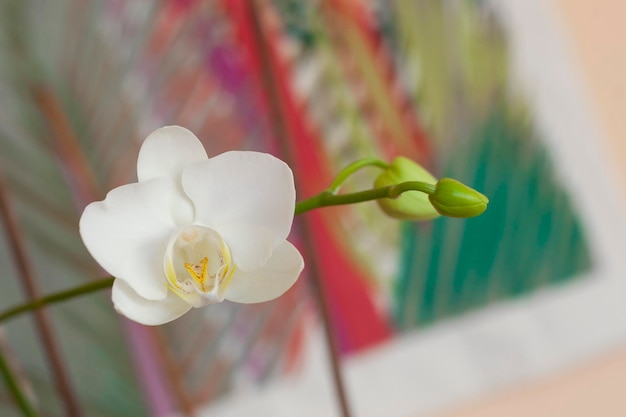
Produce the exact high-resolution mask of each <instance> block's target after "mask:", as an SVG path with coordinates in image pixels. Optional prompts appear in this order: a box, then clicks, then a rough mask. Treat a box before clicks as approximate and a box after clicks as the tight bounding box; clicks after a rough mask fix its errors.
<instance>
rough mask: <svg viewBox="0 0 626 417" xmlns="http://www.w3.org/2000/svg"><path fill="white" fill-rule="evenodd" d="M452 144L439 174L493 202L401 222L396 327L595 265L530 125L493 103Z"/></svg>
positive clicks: (456, 311)
mask: <svg viewBox="0 0 626 417" xmlns="http://www.w3.org/2000/svg"><path fill="white" fill-rule="evenodd" d="M455 149H456V150H455V152H452V153H450V154H449V155H450V158H449V160H448V161H447V162H446V163H445V169H444V173H443V174H444V175H443V176H450V177H454V178H458V179H459V180H461V181H463V182H465V183H466V184H468V185H471V186H472V187H474V188H476V189H477V190H479V191H481V192H483V193H484V194H486V195H487V196H488V197H489V199H490V204H489V208H488V209H487V211H486V212H485V213H484V214H483V215H481V216H479V217H476V218H473V219H467V220H462V219H448V218H441V219H437V220H435V221H433V222H429V223H405V224H404V225H403V227H402V252H401V267H400V274H399V277H398V281H397V287H396V298H397V300H396V301H397V302H396V303H395V306H396V311H395V318H396V323H397V325H398V326H399V327H400V328H410V327H413V326H419V325H424V324H427V323H432V322H434V321H436V320H438V319H440V318H444V317H448V316H451V315H455V314H459V313H462V312H465V311H468V310H470V309H474V308H478V307H481V306H484V305H486V304H488V303H490V302H493V301H498V300H503V299H507V298H511V297H517V296H521V295H524V294H528V293H530V292H533V291H537V290H539V289H540V288H542V287H545V286H548V285H552V284H555V283H560V282H565V281H569V280H572V279H575V278H576V277H577V276H580V275H581V273H582V272H584V271H586V270H588V269H589V268H590V267H591V258H590V254H589V248H588V244H587V241H586V239H585V234H584V231H583V227H582V225H581V222H580V219H579V217H578V216H577V214H576V211H575V208H574V207H573V205H572V201H571V200H570V198H569V197H568V192H567V191H566V189H565V188H564V187H563V186H562V185H561V184H560V183H559V181H558V180H557V178H556V177H555V174H554V167H553V161H552V160H551V159H550V157H549V155H548V153H547V151H546V150H545V149H544V147H543V146H541V142H540V140H539V139H538V138H536V137H533V133H532V130H531V129H530V128H529V127H528V125H526V124H525V123H524V122H521V121H519V120H517V119H515V118H513V117H512V116H510V115H508V114H507V113H506V112H505V111H504V110H497V111H494V112H493V113H492V114H491V115H490V116H489V117H488V119H487V120H486V121H485V123H484V124H483V125H482V126H480V127H479V128H478V129H476V131H475V133H474V135H473V136H472V137H471V140H469V141H468V144H467V145H460V146H458V147H457V148H455Z"/></svg>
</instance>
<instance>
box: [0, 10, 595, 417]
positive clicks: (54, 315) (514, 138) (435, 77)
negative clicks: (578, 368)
mask: <svg viewBox="0 0 626 417" xmlns="http://www.w3.org/2000/svg"><path fill="white" fill-rule="evenodd" d="M492 3H493V2H488V1H480V0H472V1H460V0H459V1H439V0H416V1H404V0H392V1H382V0H380V1H378V0H315V1H306V2H305V1H296V0H259V1H245V0H161V1H141V2H139V1H132V0H89V1H84V0H59V1H54V2H48V1H39V0H25V1H21V2H3V3H2V4H0V109H1V111H0V174H1V176H2V177H3V178H5V181H6V188H7V190H8V195H9V197H10V201H11V204H12V205H13V206H14V207H15V209H16V213H17V214H18V225H19V228H20V229H19V230H20V234H21V235H22V236H23V240H24V242H25V246H26V250H27V253H28V262H29V263H30V264H31V266H32V272H31V273H32V275H33V277H34V279H35V281H36V282H37V287H38V290H37V291H38V292H39V293H49V292H53V291H56V290H59V289H63V288H66V287H68V286H71V285H76V284H78V283H82V282H88V281H89V280H91V279H94V278H96V277H102V276H104V273H103V271H101V270H99V268H98V267H97V266H96V264H95V263H94V262H93V261H92V260H91V259H90V257H89V256H88V254H87V252H86V250H85V249H84V248H83V246H82V243H81V241H80V238H79V236H78V233H77V224H78V218H79V216H80V212H81V210H82V208H83V207H84V206H85V205H86V204H87V203H88V202H90V201H93V200H95V199H100V198H102V197H103V194H104V192H105V191H106V190H108V189H111V188H112V187H114V186H117V185H119V184H122V183H125V182H128V181H134V176H135V173H134V167H135V160H136V158H137V152H138V149H139V145H140V143H141V140H142V139H143V138H144V137H145V136H146V135H147V133H149V132H150V131H152V130H153V129H155V128H157V127H160V126H163V125H169V124H179V125H183V126H186V127H188V128H189V129H190V130H192V131H194V132H195V133H196V135H197V136H198V137H199V138H201V140H202V141H203V142H204V145H205V147H206V149H207V150H208V152H209V153H210V154H218V153H220V152H223V151H226V150H231V149H241V150H259V151H265V152H270V153H273V154H275V155H277V156H279V157H281V158H283V159H284V160H286V161H287V162H288V163H289V164H290V165H291V166H292V168H293V170H294V174H295V176H296V183H297V189H298V193H299V196H298V198H299V199H302V198H305V197H309V196H311V195H314V194H316V193H318V192H320V191H321V190H323V189H325V188H326V187H328V185H329V184H330V182H331V181H332V178H333V176H334V175H335V174H336V173H337V172H338V171H339V170H340V169H341V168H342V167H344V166H346V165H347V164H349V163H350V162H353V161H355V160H357V159H359V158H364V157H370V156H376V157H379V158H381V159H384V160H391V159H393V158H394V157H396V156H399V155H404V156H407V157H410V158H412V159H414V160H416V161H419V162H420V163H422V164H423V165H424V166H426V167H428V168H429V169H431V170H432V172H433V173H435V175H436V176H437V177H446V176H450V177H455V178H458V179H460V180H462V181H464V182H465V183H467V184H469V185H471V186H473V187H474V188H476V189H478V190H480V191H481V192H483V193H484V194H486V195H487V196H488V197H489V199H490V206H489V210H488V211H487V212H486V213H485V215H483V216H482V217H479V218H476V219H470V220H460V219H437V220H433V221H429V222H425V223H411V222H404V223H398V222H396V221H394V220H391V219H388V218H386V217H385V216H384V214H383V212H382V211H381V210H380V209H379V207H378V206H377V205H376V204H375V203H364V204H361V205H357V206H350V207H342V208H333V209H329V210H326V211H320V212H312V213H310V214H307V215H306V218H302V219H300V220H299V222H298V223H297V224H296V226H295V227H294V231H293V233H294V235H295V237H296V239H297V241H298V245H299V246H300V247H301V248H302V251H303V254H304V256H305V259H306V262H307V265H309V266H311V265H314V266H311V267H307V270H306V271H305V275H306V276H305V279H303V280H301V281H300V282H299V283H298V284H297V285H296V286H295V287H294V288H293V289H292V290H291V291H290V292H289V293H288V294H287V295H286V296H285V297H283V298H280V299H278V300H276V301H274V302H270V303H266V304H262V305H245V306H242V305H234V304H228V303H224V304H220V305H215V306H211V307H210V308H208V309H207V310H206V311H202V312H200V311H198V312H195V313H194V314H192V315H189V316H187V317H185V318H184V319H182V320H180V321H177V322H175V323H172V324H169V325H167V326H164V327H162V328H157V329H153V328H144V327H142V326H139V325H136V324H132V323H130V322H127V321H126V320H123V319H120V317H118V316H117V315H116V314H115V312H114V311H113V309H112V308H111V307H110V301H109V300H108V296H107V295H106V294H99V295H98V296H91V298H84V299H81V300H78V301H72V302H71V303H68V304H64V305H59V306H55V307H53V308H51V309H49V316H48V317H49V320H48V321H46V322H38V321H37V320H36V319H35V320H34V321H32V320H31V319H30V318H20V319H19V320H16V321H12V322H10V323H9V324H7V325H6V326H4V327H3V331H2V334H1V335H0V336H1V337H0V349H2V350H3V351H6V352H10V353H11V354H10V356H11V357H12V358H13V359H14V361H15V363H16V364H17V365H16V366H17V367H18V368H19V369H20V370H21V375H23V378H24V381H25V382H24V383H25V384H26V385H27V386H29V387H31V388H32V389H31V391H32V392H33V396H35V398H36V401H37V402H38V403H41V404H45V410H46V411H47V412H48V413H47V414H46V415H49V416H61V415H72V414H71V412H70V411H71V410H72V409H81V410H89V412H88V415H89V416H94V417H98V416H111V415H119V416H123V415H129V416H130V415H147V414H150V415H155V416H165V415H169V413H173V412H176V411H179V412H181V413H190V411H189V410H192V409H193V408H194V407H197V406H199V405H204V404H210V403H213V402H219V400H220V399H222V398H225V397H226V396H228V395H230V394H232V393H235V392H238V391H239V390H241V389H243V388H249V387H250V386H258V385H263V386H268V385H271V384H272V383H273V382H275V381H276V380H280V379H281V378H283V377H285V375H287V376H289V375H291V376H293V375H294V374H296V375H297V374H298V373H299V372H302V369H303V368H306V364H305V363H304V362H305V359H304V358H305V357H306V355H305V353H304V352H306V351H307V349H308V347H307V344H308V343H310V341H311V338H312V337H314V336H311V335H312V334H316V333H317V331H318V330H317V329H319V324H318V317H319V306H318V305H317V304H316V302H315V300H314V298H313V297H312V296H311V290H310V285H309V284H310V280H311V276H312V274H318V275H319V277H320V278H321V280H322V282H323V283H324V291H325V293H326V295H327V298H328V300H329V309H330V312H331V317H332V323H333V330H334V332H335V335H336V337H337V341H338V344H339V348H340V350H341V352H342V354H343V357H344V358H346V360H350V358H352V357H358V356H359V355H363V354H364V355H367V352H369V351H370V350H376V349H381V348H384V346H385V345H386V344H390V343H391V344H393V343H395V341H397V340H403V338H407V337H409V338H410V337H412V336H413V335H415V334H421V332H422V331H424V332H429V331H436V330H433V329H436V328H437V326H438V325H439V324H441V323H444V324H445V323H449V322H450V321H451V320H454V319H455V318H459V317H465V316H466V315H467V314H472V313H473V314H478V313H479V312H481V311H486V310H484V309H485V308H486V307H488V306H493V305H498V306H499V305H503V304H506V303H507V302H509V301H511V300H513V301H515V300H519V299H524V297H529V296H532V295H533V294H539V293H542V292H543V291H544V290H546V289H549V290H551V291H558V290H559V289H561V288H567V286H568V285H571V283H575V282H577V281H581V280H583V281H584V280H589V279H592V278H591V275H590V271H593V270H594V268H596V267H597V264H596V260H595V258H594V256H593V255H592V254H593V253H595V251H594V249H593V248H592V246H593V245H592V243H591V242H590V239H589V238H588V233H589V231H588V223H587V222H586V221H585V220H584V219H583V216H581V214H580V208H579V206H578V200H577V199H576V198H574V197H573V196H572V192H571V187H570V186H569V185H568V184H567V181H566V177H565V176H563V175H561V169H560V168H558V166H559V165H560V164H561V163H562V162H560V161H559V158H560V156H559V155H555V152H554V149H555V148H554V147H553V146H552V145H549V144H547V143H546V142H547V140H546V136H550V135H551V134H552V132H550V131H547V130H546V129H544V128H542V126H541V125H540V124H538V123H537V121H536V117H535V115H536V113H535V111H534V109H533V105H532V103H531V101H532V100H529V99H528V95H527V92H526V91H525V90H524V88H522V87H520V86H518V85H517V84H516V78H514V76H513V73H514V71H513V67H514V64H515V63H514V62H513V59H512V52H511V48H512V47H511V45H510V42H511V41H510V28H509V26H507V25H508V20H506V19H503V18H502V11H501V10H500V9H501V8H499V7H498V6H494V5H493V4H492ZM537 59H539V58H537ZM548 142H549V141H548ZM374 175H375V173H372V172H369V171H367V170H365V171H363V172H362V173H359V174H358V175H356V176H355V177H354V179H351V180H350V181H349V182H348V183H347V184H346V185H345V190H346V191H358V190H363V189H367V188H370V187H371V186H372V183H373V178H374ZM0 232H2V233H3V236H4V237H3V238H0V265H1V266H2V270H3V271H4V276H3V278H2V281H1V291H0V305H1V306H2V309H5V308H8V307H9V306H12V305H14V304H16V303H17V301H18V300H26V299H28V297H29V296H28V294H29V293H28V291H26V290H23V289H22V287H21V285H20V284H21V283H23V282H24V280H25V278H24V277H23V276H22V273H23V271H21V270H20V268H19V267H17V266H16V264H15V260H14V258H13V256H12V255H11V254H12V251H11V247H10V245H9V243H8V242H9V240H8V238H7V237H6V235H7V233H8V232H7V230H5V229H3V228H0ZM23 291H25V292H23ZM33 323H34V325H33ZM42 329H47V332H50V333H52V337H51V340H53V341H50V340H49V341H48V342H42V340H43V339H42V337H43V336H42V334H43V333H42V331H43V330H42ZM50 343H52V344H53V345H54V346H56V348H55V350H54V351H55V352H57V353H56V354H54V355H50V352H49V349H51V348H50V345H49V344H50ZM59 380H62V381H66V382H65V384H63V385H62V386H63V387H64V390H65V391H63V390H61V391H59V385H58V384H55V383H54V381H59ZM84 381H89V383H88V384H85V383H84ZM68 404H69V405H68ZM72 404H73V405H72ZM68 410H70V411H68ZM392 411H393V410H392ZM409 411H410V410H409ZM11 413H12V411H11V403H10V402H9V401H8V398H7V397H6V396H0V414H2V415H7V416H9V415H13V414H11ZM74 415H80V414H74ZM189 415H191V414H189ZM207 415H211V414H210V413H209V414H207ZM216 415H218V414H216ZM224 415H229V414H224ZM233 415H235V414H233ZM263 415H265V414H263ZM302 415H304V414H302ZM364 415H376V414H364ZM389 415H405V414H400V413H398V414H389Z"/></svg>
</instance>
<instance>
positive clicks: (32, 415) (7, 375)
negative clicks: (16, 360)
mask: <svg viewBox="0 0 626 417" xmlns="http://www.w3.org/2000/svg"><path fill="white" fill-rule="evenodd" d="M0 373H1V374H2V377H3V378H4V381H5V382H6V384H7V387H8V389H9V391H10V392H11V395H12V396H13V399H14V400H15V403H16V404H17V406H18V408H19V409H20V410H21V411H22V414H23V415H25V416H26V417H37V416H38V414H37V412H36V411H35V409H34V408H33V406H32V405H31V404H30V402H29V401H28V398H27V397H26V395H25V394H24V392H23V391H22V388H21V387H20V384H19V383H18V381H17V378H16V377H15V375H13V371H12V370H11V366H10V365H9V362H8V361H7V359H6V358H5V357H4V354H3V352H1V351H0Z"/></svg>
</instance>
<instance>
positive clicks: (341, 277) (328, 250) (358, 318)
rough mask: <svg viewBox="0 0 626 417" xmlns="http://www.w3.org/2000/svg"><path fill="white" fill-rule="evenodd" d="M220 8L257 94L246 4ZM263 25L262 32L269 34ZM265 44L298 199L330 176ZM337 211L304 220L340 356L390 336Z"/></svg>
mask: <svg viewBox="0 0 626 417" xmlns="http://www.w3.org/2000/svg"><path fill="white" fill-rule="evenodd" d="M223 5H224V8H225V10H227V12H228V14H229V16H230V18H231V19H232V22H233V25H232V26H233V27H234V28H236V31H237V38H238V41H239V42H240V43H241V47H242V48H245V50H246V53H245V55H246V56H247V57H248V60H249V62H248V65H249V66H250V73H251V74H254V75H255V76H256V77H255V78H256V80H255V81H256V82H257V83H258V85H259V88H258V91H260V92H264V91H265V90H264V88H265V86H264V85H263V80H262V77H261V76H260V73H259V71H260V69H261V68H262V65H260V62H261V61H260V59H261V58H260V56H259V54H260V51H261V50H262V48H261V45H260V40H259V39H257V38H256V37H255V36H254V35H253V32H252V30H251V29H250V28H252V20H251V19H252V17H251V14H250V10H249V7H251V6H250V3H249V2H248V1H245V0H224V2H223ZM261 18H262V16H261ZM262 20H263V19H262ZM266 26H267V25H266ZM266 26H265V27H264V30H265V31H266V32H267V28H266ZM268 44H269V49H270V51H269V56H268V57H267V59H268V61H269V65H270V67H271V69H272V71H273V74H274V77H275V80H276V89H277V91H275V92H274V94H276V95H277V97H278V100H279V101H280V106H281V112H282V119H283V121H284V123H285V128H286V130H287V133H288V136H289V137H290V138H291V139H292V141H293V143H292V146H291V148H292V153H293V163H294V167H293V168H294V171H295V172H296V176H297V182H298V186H299V187H298V188H299V190H298V191H299V195H300V198H302V197H304V196H310V195H313V194H316V193H318V192H320V191H321V190H322V189H324V188H326V187H327V186H328V184H329V183H330V181H331V180H332V176H333V175H332V174H333V173H332V172H331V171H330V169H329V167H328V164H327V161H326V159H325V156H324V153H323V152H322V150H321V149H320V147H319V144H320V143H321V141H320V140H319V136H318V134H317V132H316V131H315V129H314V128H313V127H312V126H311V124H310V122H309V121H308V120H307V116H306V111H305V109H304V108H302V107H301V106H299V105H298V104H297V100H296V97H295V94H294V93H293V91H292V90H291V87H290V85H289V82H288V80H289V79H290V78H291V77H290V68H289V65H288V64H287V63H286V62H284V60H281V58H280V55H279V54H278V53H277V51H276V47H277V42H276V41H275V37H274V36H272V34H269V35H268ZM261 94H262V93H261ZM263 99H264V100H263V101H264V102H265V103H267V102H268V98H267V97H263ZM298 174H299V175H298ZM335 210H337V209H324V210H321V211H315V212H311V213H308V214H306V216H308V221H309V224H310V226H311V227H310V229H311V239H312V243H313V245H314V247H315V249H316V252H317V253H316V259H315V262H317V263H318V268H319V271H320V274H321V276H322V279H323V281H324V286H325V289H326V293H327V298H328V300H329V304H330V309H331V315H332V317H333V318H334V324H335V325H334V331H335V332H336V334H337V337H338V340H339V341H340V348H341V350H342V352H344V353H347V352H353V351H358V350H360V349H363V348H366V347H368V346H372V345H373V344H375V343H378V342H381V341H383V340H385V339H387V338H388V337H389V336H390V335H391V333H392V332H391V328H390V326H389V324H388V323H387V321H386V318H385V317H384V315H383V314H381V312H380V311H378V310H377V309H376V307H375V305H374V303H373V300H372V297H371V295H370V289H369V288H368V285H367V277H366V276H365V274H364V273H363V272H361V271H359V268H358V266H357V265H355V264H354V261H353V259H352V258H351V257H350V255H349V254H348V253H347V252H346V251H345V250H344V249H343V248H342V246H341V245H340V244H339V242H338V241H337V239H336V238H334V237H333V230H332V224H333V220H336V217H335V218H333V213H335V214H336V212H335ZM308 261H309V262H311V261H312V260H308Z"/></svg>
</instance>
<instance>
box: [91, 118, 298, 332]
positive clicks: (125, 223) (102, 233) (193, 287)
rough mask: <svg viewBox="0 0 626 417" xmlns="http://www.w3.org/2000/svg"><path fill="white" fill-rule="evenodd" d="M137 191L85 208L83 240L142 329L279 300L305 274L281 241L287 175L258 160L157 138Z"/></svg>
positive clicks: (142, 161)
mask: <svg viewBox="0 0 626 417" xmlns="http://www.w3.org/2000/svg"><path fill="white" fill-rule="evenodd" d="M137 177H138V182H137V183H133V184H127V185H123V186H121V187H118V188H115V189H114V190H112V191H110V192H109V193H108V194H107V196H106V198H105V199H104V201H98V202H94V203H91V204H90V205H89V206H87V208H85V211H84V212H83V215H82V217H81V219H80V234H81V236H82V238H83V241H84V243H85V245H86V246H87V249H88V250H89V252H90V253H91V255H92V256H93V257H94V258H95V259H96V261H98V263H99V264H100V265H101V266H102V267H103V268H104V269H105V270H106V271H108V272H109V273H110V274H111V275H113V276H114V277H115V278H116V279H115V281H114V284H113V291H112V299H113V303H114V305H115V308H116V310H117V311H118V312H120V313H121V314H123V315H125V316H126V317H128V318H130V319H132V320H134V321H137V322H139V323H143V324H147V325H158V324H163V323H167V322H169V321H171V320H174V319H176V318H178V317H180V316H181V315H183V314H184V313H186V312H187V311H189V309H191V308H192V307H202V306H205V305H207V304H211V303H216V302H221V301H223V300H230V301H234V302H239V303H258V302H263V301H268V300H271V299H274V298H276V297H278V296H280V295H282V294H283V293H284V292H285V291H287V290H288V289H289V288H290V287H291V286H292V285H293V284H294V282H295V281H296V279H297V278H298V276H299V274H300V272H301V271H302V269H303V267H304V261H303V260H302V256H301V255H300V253H299V252H298V250H297V249H296V248H295V247H294V246H293V245H292V244H291V243H289V242H288V241H287V240H286V239H287V236H288V235H289V232H290V230H291V224H292V221H293V215H294V214H293V213H294V206H295V197H296V196H295V188H294V182H293V174H292V172H291V169H290V168H289V167H288V166H287V164H285V163H284V162H282V161H281V160H279V159H277V158H275V157H273V156H271V155H269V154H265V153H259V152H237V151H232V152H226V153H223V154H221V155H218V156H216V157H214V158H210V159H209V158H208V157H207V154H206V152H205V150H204V148H203V146H202V144H201V143H200V141H199V140H198V139H197V138H196V137H195V135H194V134H193V133H191V132H190V131H189V130H187V129H185V128H182V127H179V126H168V127H164V128H161V129H158V130H156V131H154V132H153V133H152V134H150V136H148V138H147V139H146V140H145V142H144V143H143V145H142V147H141V150H140V152H139V159H138V161H137Z"/></svg>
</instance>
